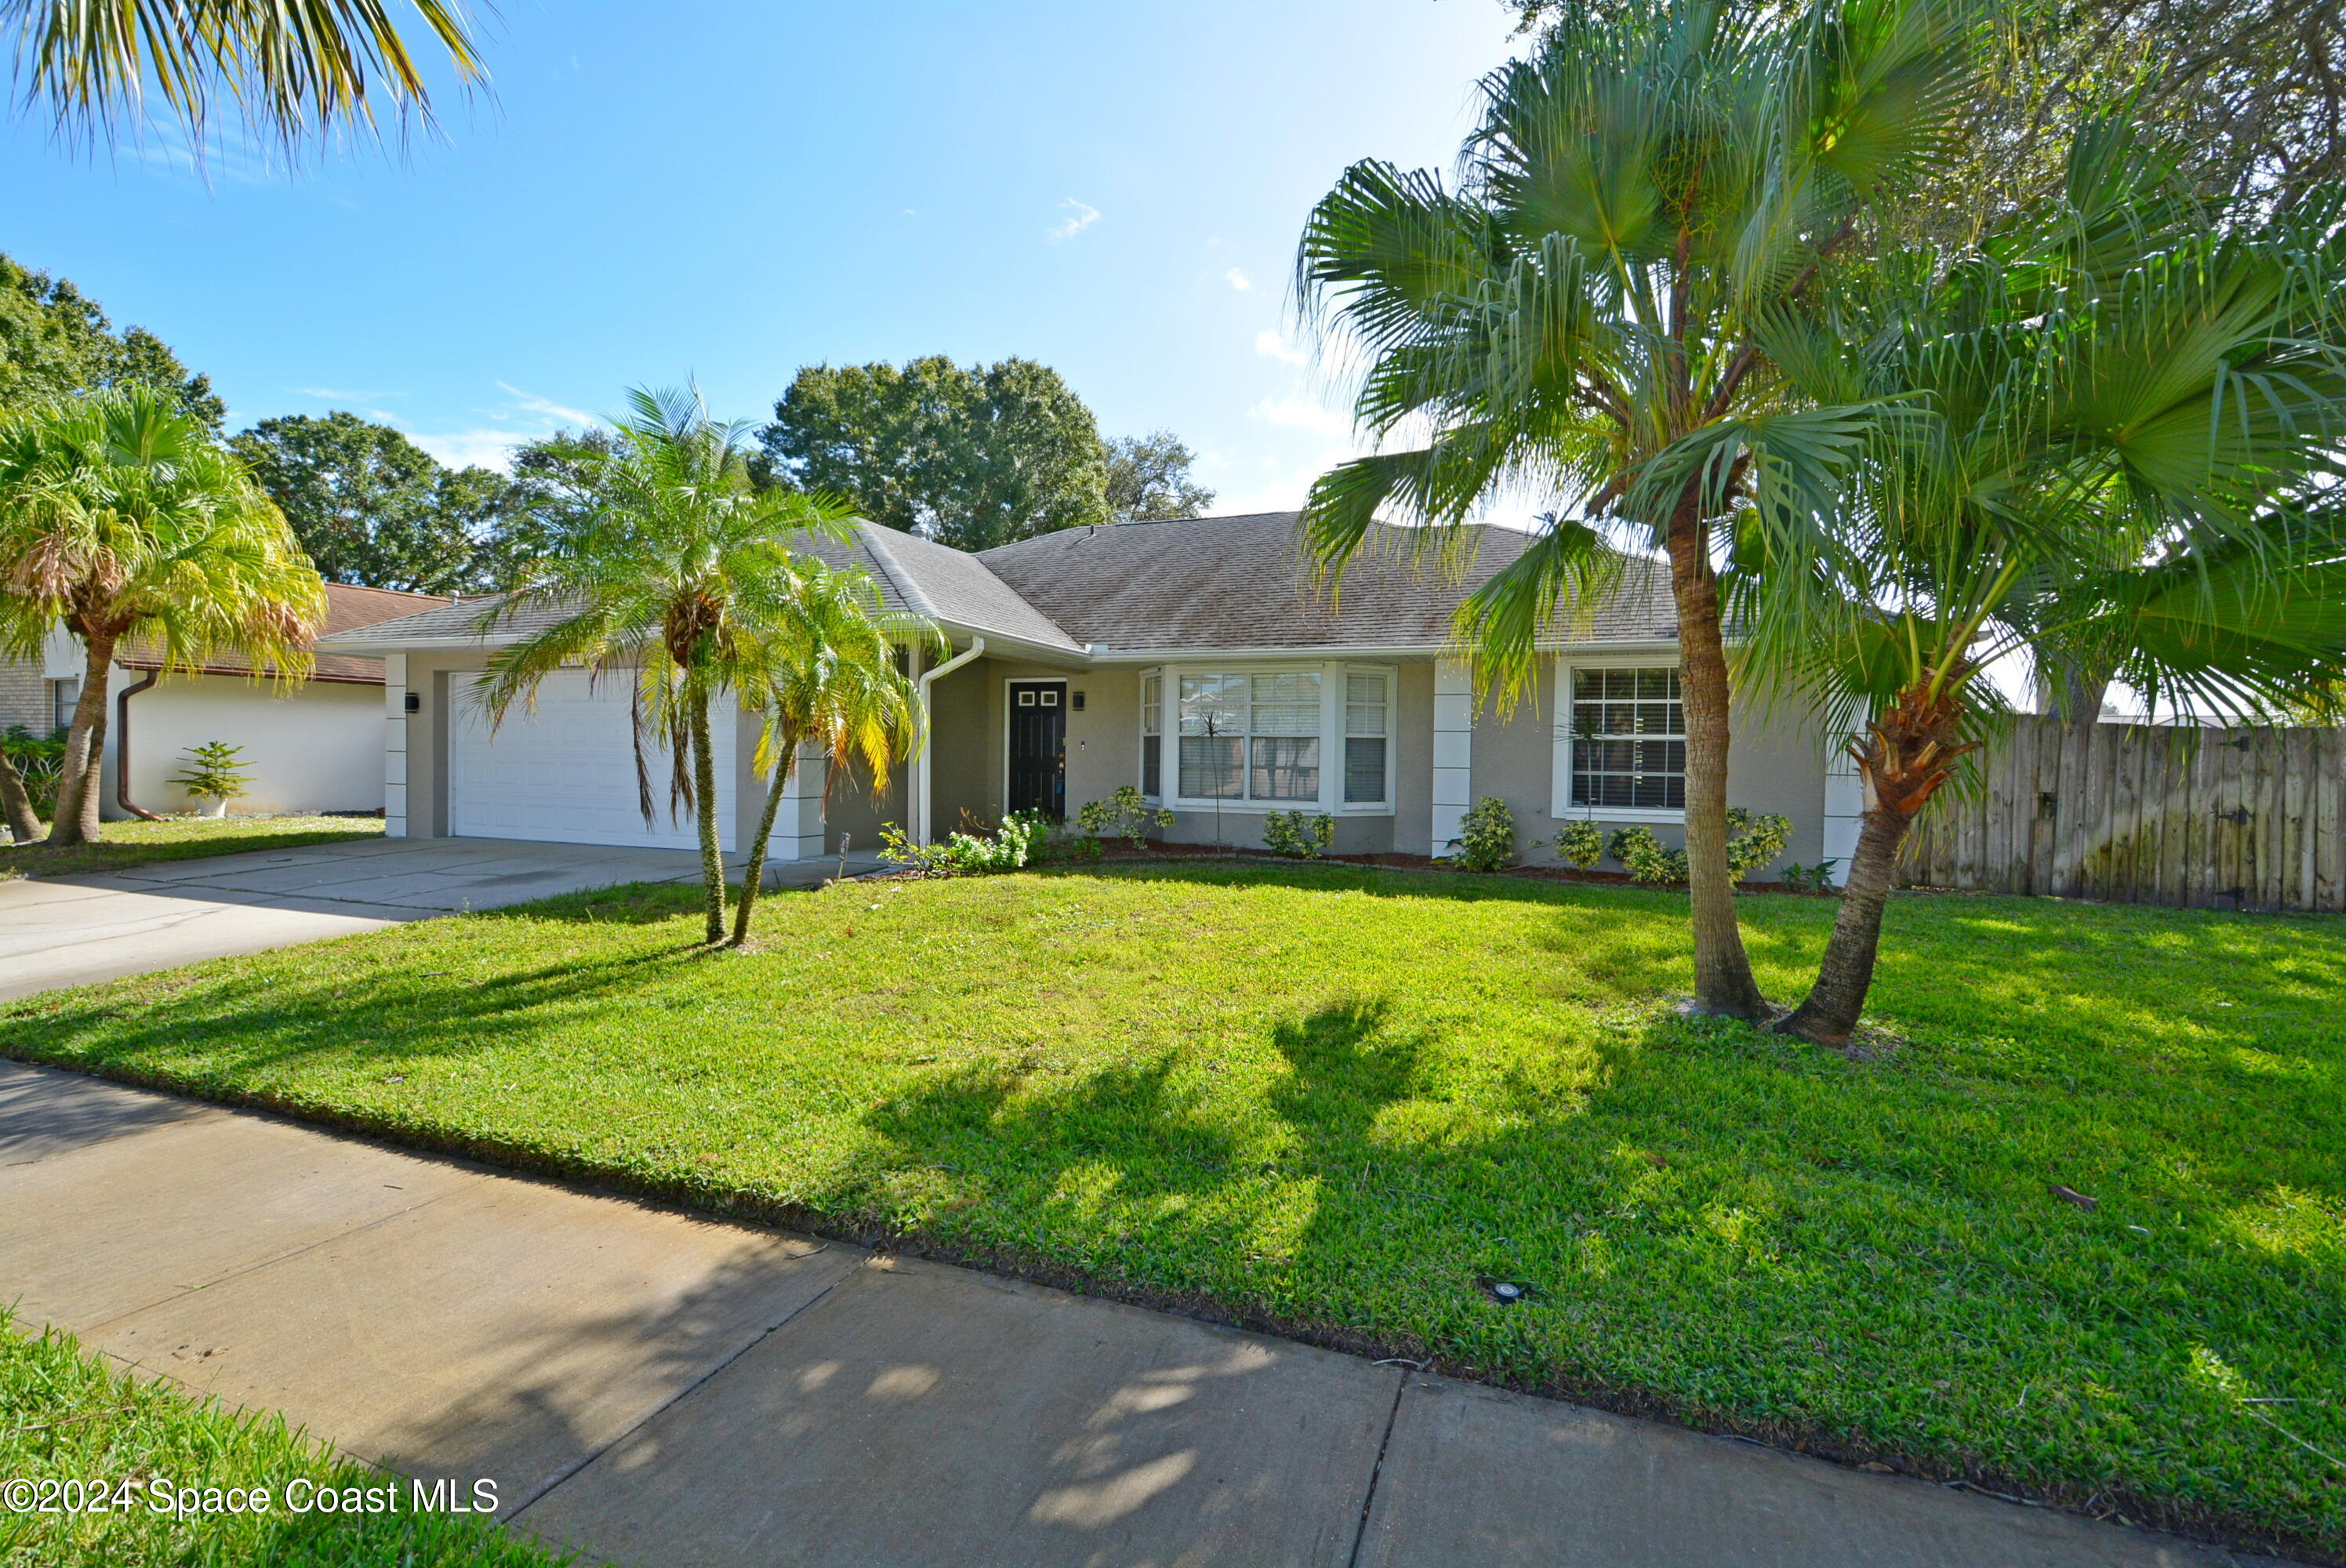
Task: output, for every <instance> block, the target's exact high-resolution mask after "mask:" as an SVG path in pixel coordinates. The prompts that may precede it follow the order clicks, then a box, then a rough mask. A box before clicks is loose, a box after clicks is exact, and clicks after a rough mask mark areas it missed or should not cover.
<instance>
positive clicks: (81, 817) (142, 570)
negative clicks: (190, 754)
mask: <svg viewBox="0 0 2346 1568" xmlns="http://www.w3.org/2000/svg"><path fill="white" fill-rule="evenodd" d="M325 610H326V590H325V585H324V584H323V583H322V582H321V581H320V579H319V576H318V573H317V570H316V568H314V567H312V566H311V564H310V558H309V556H307V555H303V554H302V552H301V545H300V543H299V542H298V541H296V540H295V538H294V537H293V531H292V529H291V528H290V527H288V526H287V525H286V522H285V519H284V518H283V516H281V515H280V514H279V512H278V510H277V508H276V507H275V506H273V505H271V504H270V502H269V499H268V497H267V496H266V495H264V494H261V491H260V487H259V486H258V485H256V484H253V482H252V480H251V477H250V475H249V474H248V473H246V472H245V469H244V465H243V464H242V463H239V462H238V461H237V460H236V458H235V457H233V456H232V455H230V453H228V452H226V451H224V450H222V449H221V447H220V446H219V444H218V443H215V442H214V441H213V440H212V439H211V436H210V434H209V433H208V432H207V431H206V430H205V429H204V427H203V426H202V425H201V424H199V423H197V422H196V421H195V420H194V419H192V418H190V417H189V415H188V413H187V412H185V411H184V410H183V409H182V408H181V407H180V406H179V402H178V401H177V400H176V399H174V398H172V397H171V396H169V395H168V394H167V393H164V392H158V391H156V390H154V389H152V388H148V387H128V388H123V389H118V390H116V391H111V392H97V393H92V394H90V395H88V396H87V397H82V398H77V399H74V400H70V401H67V402H59V403H55V404H50V405H46V406H43V407H39V408H35V409H31V410H26V411H20V412H15V413H11V414H9V415H6V416H5V418H0V647H5V649H6V651H8V652H11V653H14V654H15V655H17V656H18V657H36V655H37V653H38V651H39V649H40V647H41V646H42V643H43V641H44V640H45V639H46V636H47V635H48V632H49V628H50V627H51V626H56V625H58V624H60V623H62V624H63V625H64V626H65V628H66V630H67V631H70V632H72V633H73V634H74V635H75V636H77V637H79V638H80V639H81V642H82V649H83V657H84V665H83V675H82V683H81V698H80V700H79V701H78V702H77V703H76V705H75V708H74V716H73V724H72V726H71V728H69V729H68V730H67V732H66V755H65V763H64V770H63V773H62V774H61V776H60V779H59V782H58V786H57V804H56V816H55V820H53V821H52V822H51V823H50V826H49V836H48V839H47V842H49V843H50V844H53V845H65V844H78V843H87V842H93V841H95V840H97V837H98V833H99V828H98V803H99V800H98V798H99V793H100V790H99V782H98V781H99V776H100V769H101V768H102V765H103V761H104V757H105V750H106V699H107V683H108V680H109V677H110V675H111V672H112V670H113V666H114V655H115V650H116V649H117V647H120V646H121V644H122V643H123V641H124V639H126V638H137V639H138V640H140V641H142V642H146V643H150V644H152V645H154V646H155V647H157V648H158V650H159V655H160V658H161V662H162V664H163V667H164V668H165V669H167V670H185V671H190V672H192V671H195V670H199V669H201V668H202V667H203V666H204V664H205V661H206V660H207V658H208V657H209V656H210V654H211V653H212V652H213V651H214V650H215V649H217V648H219V647H236V648H239V649H241V650H242V651H243V652H244V653H245V654H246V656H247V657H249V658H250V662H251V664H252V667H253V668H254V669H255V670H256V671H264V670H265V671H267V672H269V673H270V674H272V675H274V676H275V677H277V678H279V679H281V680H300V679H303V678H306V677H307V676H308V674H309V670H310V663H311V659H310V654H309V651H308V645H309V640H310V636H311V632H312V630H313V628H314V627H315V626H317V624H318V623H319V622H320V621H321V620H322V619H323V618H324V616H325Z"/></svg>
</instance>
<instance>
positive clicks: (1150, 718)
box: [1140, 669, 1165, 800]
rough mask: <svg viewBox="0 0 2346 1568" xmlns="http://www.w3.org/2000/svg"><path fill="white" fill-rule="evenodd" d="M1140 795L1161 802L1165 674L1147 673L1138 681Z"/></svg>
mask: <svg viewBox="0 0 2346 1568" xmlns="http://www.w3.org/2000/svg"><path fill="white" fill-rule="evenodd" d="M1140 792H1141V794H1142V795H1144V796H1145V797H1147V798H1148V799H1151V800H1161V799H1164V798H1165V673H1164V671H1162V670H1154V669H1152V670H1148V671H1145V672H1143V673H1142V675H1141V677H1140Z"/></svg>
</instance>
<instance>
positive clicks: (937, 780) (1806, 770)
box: [140, 653, 1825, 864]
mask: <svg viewBox="0 0 2346 1568" xmlns="http://www.w3.org/2000/svg"><path fill="white" fill-rule="evenodd" d="M1669 657H1670V656H1668V654H1667V653H1657V655H1656V656H1655V662H1657V663H1662V662H1668V659H1669ZM484 662H485V657H484V656H483V655H480V654H448V653H439V654H413V655H409V656H407V657H406V659H405V660H404V673H405V687H406V688H408V689H413V690H414V691H416V692H417V693H418V695H419V697H420V701H421V710H420V711H419V712H417V713H415V714H413V715H408V714H403V713H401V712H399V711H397V703H398V701H399V696H400V692H401V689H402V688H401V687H399V686H398V685H397V684H396V683H394V685H393V689H392V690H391V691H389V692H386V693H381V694H375V701H376V703H377V704H378V705H380V704H382V703H384V702H386V701H387V702H388V703H389V704H390V705H391V706H392V708H393V711H392V712H391V713H390V714H389V715H388V716H387V717H388V721H389V724H390V726H391V728H392V731H393V745H392V746H391V748H389V754H388V755H386V756H385V757H384V758H383V759H382V764H383V767H384V768H385V769H387V770H388V776H389V778H390V779H391V787H390V789H389V792H388V793H389V798H390V799H391V801H392V802H393V803H394V804H396V805H399V806H402V807H403V812H402V811H401V810H397V809H394V810H392V811H390V812H389V813H388V814H389V815H390V816H391V817H392V818H393V826H394V830H396V827H397V824H398V823H399V822H400V821H401V820H404V825H405V830H406V831H407V832H409V833H411V834H413V835H416V836H434V835H439V834H444V833H445V832H446V831H447V828H446V822H447V820H448V819H447V787H446V782H445V764H444V758H445V756H446V748H447V735H448V725H447V719H448V715H447V703H448V701H449V692H450V690H451V677H452V676H453V677H454V689H457V690H461V689H462V688H463V687H464V683H465V681H466V680H467V679H468V678H469V675H470V673H471V672H474V671H476V670H478V669H479V668H481V667H483V665H484ZM1390 662H1391V663H1392V665H1393V667H1394V668H1395V672H1396V677H1397V678H1396V682H1395V687H1394V728H1395V733H1394V736H1393V757H1394V790H1393V793H1394V802H1393V810H1392V813H1391V814H1390V815H1382V814H1381V815H1357V816H1356V815H1340V816H1339V817H1338V818H1337V830H1336V831H1337V836H1336V844H1335V849H1336V851H1337V852H1338V853H1341V854H1372V853H1379V852H1383V851H1387V850H1399V851H1401V852H1403V853H1408V854H1421V855H1422V854H1430V853H1433V852H1434V851H1435V850H1436V849H1438V848H1439V846H1435V845H1433V843H1432V842H1431V826H1432V820H1433V744H1434V743H1433V710H1434V685H1435V682H1434V664H1433V660H1432V659H1430V658H1425V657H1414V658H1413V657H1401V658H1396V659H1393V660H1391V661H1390ZM399 667H401V661H396V660H394V661H393V668H394V669H396V668H399ZM1029 679H1031V680H1059V681H1065V682H1066V686H1067V689H1068V691H1069V692H1070V693H1071V694H1072V693H1076V692H1081V693H1083V694H1084V697H1085V703H1084V708H1083V710H1082V711H1081V712H1077V711H1075V709H1074V708H1073V706H1072V704H1071V705H1070V707H1069V709H1068V713H1067V797H1066V798H1067V809H1068V811H1069V813H1070V815H1071V816H1072V814H1073V813H1074V812H1075V811H1076V809H1079V808H1080V807H1081V806H1082V805H1083V804H1084V803H1085V802H1086V801H1089V800H1098V799H1107V797H1108V796H1110V795H1112V794H1113V793H1115V791H1116V790H1117V788H1118V787H1120V786H1122V785H1125V784H1128V783H1133V782H1136V781H1137V779H1138V775H1139V764H1140V755H1139V754H1140V682H1141V674H1140V671H1139V670H1138V669H1137V668H1134V667H1113V666H1111V667H1101V668H1094V669H1087V670H1084V669H1067V668H1064V667H1056V666H1052V665H1047V664H1044V663H1040V662H1033V661H1026V660H1017V659H1005V658H995V657H982V658H979V659H976V660H974V661H973V662H972V663H970V664H969V665H966V666H964V667H962V668H961V669H959V670H956V671H954V673H953V674H951V675H949V676H947V677H944V678H943V680H941V681H939V682H937V683H936V686H935V687H934V699H935V714H934V728H933V734H932V735H931V738H930V746H931V748H932V751H931V769H932V773H931V790H932V800H933V826H934V830H935V832H936V833H937V834H939V835H940V836H942V835H943V834H944V833H946V832H948V831H951V830H954V829H955V828H958V827H960V826H961V825H962V824H963V821H964V813H967V814H968V815H969V816H971V817H974V818H976V819H978V820H982V821H985V822H989V823H990V822H993V821H995V820H999V818H1000V817H1001V814H1002V810H1003V806H1004V791H1005V769H1006V765H1007V755H1008V754H1007V717H1008V706H1007V698H1006V688H1007V686H1008V684H1009V683H1010V682H1012V681H1015V680H1029ZM1556 682H1557V677H1556V661H1554V660H1548V661H1545V662H1544V663H1543V665H1542V667H1541V670H1540V675H1539V679H1538V683H1537V686H1536V687H1535V689H1534V690H1533V691H1531V692H1530V693H1529V694H1527V696H1526V697H1525V700H1524V701H1522V702H1521V703H1520V704H1519V705H1517V706H1516V707H1515V708H1514V709H1513V710H1512V711H1510V712H1507V713H1505V714H1504V715H1503V714H1502V713H1501V711H1500V708H1499V706H1498V705H1497V704H1496V703H1495V702H1486V703H1485V704H1484V706H1483V708H1481V709H1480V710H1479V711H1478V712H1477V713H1476V715H1475V719H1474V737H1473V765H1472V770H1471V772H1472V788H1473V792H1474V796H1475V797H1476V798H1480V797H1482V796H1484V795H1497V796H1500V797H1502V798H1503V799H1505V800H1506V801H1507V802H1508V803H1509V805H1510V806H1511V807H1512V808H1513V809H1514V810H1515V820H1516V827H1517V830H1518V832H1519V833H1520V835H1521V836H1522V838H1523V839H1524V840H1533V839H1539V840H1546V839H1549V838H1552V837H1553V836H1554V834H1555V831H1556V823H1555V821H1554V820H1553V819H1552V818H1551V816H1550V811H1551V809H1552V805H1553V801H1554V798H1555V784H1556V765H1557V747H1556V728H1557V713H1556V696H1557V684H1556ZM231 684H233V683H231ZM361 689H364V690H367V691H368V692H370V693H371V694H373V693H374V688H372V687H369V688H361ZM140 700H142V701H144V700H146V699H144V698H142V699H140ZM264 700H265V699H264ZM372 711H373V713H374V715H375V718H376V721H377V722H378V723H381V722H382V720H383V719H384V718H385V717H386V716H385V715H384V713H383V709H382V707H381V706H377V707H375V708H373V710H372ZM1170 721H1171V715H1170V713H1169V712H1168V727H1169V725H1170ZM1733 722H1734V725H1735V750H1734V766H1733V775H1732V778H1731V779H1730V785H1729V799H1731V800H1732V801H1733V802H1734V803H1735V804H1737V805H1739V806H1744V807H1747V808H1749V809H1752V810H1755V811H1780V812H1782V813H1784V815H1786V816H1788V817H1790V819H1791V820H1792V823H1793V834H1792V839H1791V842H1790V847H1789V848H1788V849H1787V850H1786V854H1785V858H1786V859H1788V860H1801V861H1805V862H1813V861H1815V860H1819V859H1821V858H1822V855H1823V852H1824V851H1823V839H1822V829H1823V814H1824V798H1825V782H1824V780H1825V759H1824V755H1823V748H1822V747H1821V744H1820V743H1819V738H1818V735H1817V731H1816V724H1815V720H1814V718H1813V717H1812V716H1811V714H1810V713H1808V712H1807V711H1806V710H1805V709H1802V708H1797V707H1794V706H1791V705H1782V704H1780V705H1778V706H1777V707H1775V708H1771V709H1769V710H1766V711H1761V710H1758V709H1755V708H1752V707H1751V706H1749V705H1748V704H1744V703H1740V702H1739V703H1738V705H1737V707H1736V709H1735V712H1734V718H1733ZM735 723H736V724H737V726H738V728H737V729H736V740H737V747H736V751H735V755H736V758H737V759H738V760H737V763H736V776H735V779H734V785H735V789H734V794H733V799H734V801H735V812H736V816H737V818H738V819H739V820H738V822H737V823H736V829H737V831H736V834H735V838H734V841H735V842H738V843H743V844H746V843H747V842H748V841H749V839H750V833H751V832H752V831H753V830H754V829H755V826H756V820H757V813H758V810H759V809H760V806H761V805H762V803H763V799H764V797H763V784H762V780H760V779H755V778H753V777H752V776H751V774H750V770H749V769H750V764H749V757H750V750H751V748H752V747H753V745H754V742H755V738H756V726H755V722H754V720H751V719H749V718H746V717H737V718H736V719H735ZM201 738H209V736H205V737H201ZM1167 739H1168V755H1169V750H1170V747H1171V746H1172V744H1173V737H1172V735H1171V734H1170V733H1168V737H1167ZM172 755H173V756H174V757H176V755H177V753H176V751H174V752H173V753H172ZM613 766H615V767H621V768H626V767H630V766H632V764H631V763H629V762H628V760H627V759H626V758H625V757H624V756H622V757H617V758H615V759H613ZM912 792H913V774H912V769H910V768H909V767H906V768H902V769H898V770H897V771H896V774H895V777H894V778H892V779H891V780H890V788H889V789H888V790H887V792H886V793H885V794H884V796H882V798H880V799H876V800H875V799H873V798H872V794H871V792H870V791H869V789H868V788H867V784H866V781H865V780H864V779H862V777H860V776H851V777H850V778H847V779H841V780H839V781H838V782H837V784H836V785H835V786H834V787H833V789H832V791H831V802H830V809H829V813H828V817H827V819H826V820H825V822H824V829H823V833H824V837H823V850H824V853H826V854H828V853H831V852H834V850H835V848H836V845H837V842H838V839H839V836H840V835H841V833H846V834H850V835H852V838H853V840H854V844H855V846H856V848H857V849H858V850H869V849H872V848H876V847H877V845H878V843H879V841H880V828H881V826H882V823H886V822H893V823H897V824H899V825H902V824H903V823H905V822H906V820H907V819H908V815H909V810H910V802H911V799H912ZM1263 815H1264V813H1263V811H1262V810H1261V809H1249V808H1242V807H1241V808H1228V809H1225V810H1224V811H1223V813H1222V815H1221V821H1220V824H1219V836H1220V840H1221V841H1222V842H1226V843H1229V844H1233V845H1237V846H1241V847H1253V846H1259V845H1260V843H1261V830H1262V818H1263ZM1596 820H1597V821H1598V823H1599V825H1600V826H1603V827H1606V828H1607V829H1610V828H1613V827H1618V826H1622V825H1625V820H1623V819H1617V818H1607V817H1605V816H1602V815H1600V816H1599V817H1598V818H1597V819H1596ZM1646 825H1647V826H1648V827H1650V828H1652V829H1653V830H1654V832H1655V834H1656V836H1657V837H1658V838H1660V839H1661V840H1663V841H1664V842H1666V843H1672V844H1675V843H1677V842H1678V841H1680V839H1681V836H1682V835H1681V830H1680V828H1679V826H1678V823H1676V822H1674V821H1668V820H1654V821H1648V822H1647V824H1646ZM1167 837H1168V838H1169V839H1171V840H1175V841H1177V842H1185V843H1210V842H1213V841H1215V839H1216V823H1215V820H1214V813H1213V812H1212V811H1210V810H1204V811H1200V810H1184V811H1181V812H1179V813H1178V817H1177V820H1176V825H1175V826H1174V827H1173V828H1172V829H1171V830H1168V833H1167ZM1526 858H1527V859H1528V860H1530V861H1532V863H1535V864H1550V863H1554V859H1555V858H1554V855H1553V852H1552V851H1551V850H1548V849H1547V848H1545V845H1543V847H1542V848H1541V849H1540V850H1535V851H1534V852H1532V853H1531V854H1529V855H1528V856H1527V857H1526Z"/></svg>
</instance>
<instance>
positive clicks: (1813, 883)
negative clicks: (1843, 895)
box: [1779, 860, 1841, 893]
mask: <svg viewBox="0 0 2346 1568" xmlns="http://www.w3.org/2000/svg"><path fill="white" fill-rule="evenodd" d="M1840 864H1841V862H1840V861H1839V860H1819V861H1818V862H1817V863H1816V864H1815V865H1813V866H1804V865H1802V864H1800V861H1798V860H1794V861H1792V862H1791V863H1790V865H1787V866H1786V867H1785V868H1784V869H1783V871H1781V872H1780V873H1779V874H1780V876H1781V877H1782V878H1783V881H1784V890H1785V891H1787V892H1795V893H1837V892H1839V891H1841V887H1840V885H1839V884H1838V883H1837V882H1835V881H1833V868H1834V867H1835V866H1838V865H1840Z"/></svg>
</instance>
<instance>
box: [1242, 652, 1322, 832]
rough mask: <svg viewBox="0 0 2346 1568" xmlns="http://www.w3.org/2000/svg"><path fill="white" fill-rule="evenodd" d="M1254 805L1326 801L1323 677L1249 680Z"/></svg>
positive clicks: (1296, 673) (1296, 674)
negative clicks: (1322, 790) (1322, 743)
mask: <svg viewBox="0 0 2346 1568" xmlns="http://www.w3.org/2000/svg"><path fill="white" fill-rule="evenodd" d="M1247 685H1248V687H1249V691H1248V697H1249V703H1248V709H1247V711H1248V717H1249V723H1248V725H1247V751H1248V756H1249V759H1250V760H1249V767H1250V770H1251V771H1250V777H1249V779H1248V780H1247V799H1250V800H1279V801H1301V802H1305V803H1310V802H1314V801H1317V800H1318V799H1320V672H1319V671H1318V670H1316V669H1311V670H1292V671H1288V672H1286V673H1283V674H1279V675H1257V676H1250V677H1247Z"/></svg>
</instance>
